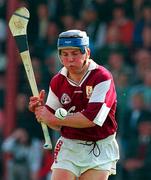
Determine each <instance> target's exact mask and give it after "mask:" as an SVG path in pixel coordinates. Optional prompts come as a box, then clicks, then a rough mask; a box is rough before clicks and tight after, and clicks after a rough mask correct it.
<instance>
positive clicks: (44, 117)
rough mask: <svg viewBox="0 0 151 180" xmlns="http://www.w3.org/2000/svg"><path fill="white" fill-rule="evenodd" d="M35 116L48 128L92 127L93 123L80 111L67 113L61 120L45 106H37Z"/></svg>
mask: <svg viewBox="0 0 151 180" xmlns="http://www.w3.org/2000/svg"><path fill="white" fill-rule="evenodd" d="M35 114H36V118H38V119H39V120H40V121H42V122H44V123H46V124H47V125H48V126H49V127H50V128H52V127H53V126H54V127H58V126H59V127H61V126H68V127H74V128H87V127H93V126H95V124H94V123H93V122H92V121H90V120H89V119H87V118H86V117H85V116H84V115H83V114H82V113H80V112H77V113H74V114H71V115H67V116H66V117H65V118H64V119H63V120H60V119H58V118H57V117H55V115H54V114H53V113H51V112H50V111H49V110H48V109H47V108H46V107H42V106H41V107H37V108H36V110H35Z"/></svg>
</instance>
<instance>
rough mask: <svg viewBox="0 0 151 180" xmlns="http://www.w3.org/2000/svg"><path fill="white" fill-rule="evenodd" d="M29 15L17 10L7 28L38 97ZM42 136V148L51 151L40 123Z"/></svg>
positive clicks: (26, 11)
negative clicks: (30, 44) (30, 45)
mask: <svg viewBox="0 0 151 180" xmlns="http://www.w3.org/2000/svg"><path fill="white" fill-rule="evenodd" d="M29 18H30V14H29V11H28V10H27V9H26V8H25V7H21V8H19V9H17V10H16V11H15V12H14V13H13V15H12V16H11V18H10V21H9V28H10V30H11V33H12V35H13V37H14V38H15V41H16V44H17V47H18V50H19V54H20V56H21V59H22V62H23V65H24V68H25V71H26V75H27V78H28V81H29V84H30V87H31V90H32V94H33V95H34V96H39V92H38V88H37V84H36V80H35V75H34V71H33V67H32V63H31V58H30V53H29V47H28V40H27V25H28V22H29ZM41 126H42V130H43V134H44V139H45V143H44V148H45V149H52V143H51V139H50V136H49V132H48V127H47V125H46V124H44V123H41Z"/></svg>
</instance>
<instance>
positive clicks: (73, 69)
mask: <svg viewBox="0 0 151 180" xmlns="http://www.w3.org/2000/svg"><path fill="white" fill-rule="evenodd" d="M67 69H68V71H70V72H71V73H79V72H80V69H81V68H79V67H77V66H69V67H68V68H67Z"/></svg>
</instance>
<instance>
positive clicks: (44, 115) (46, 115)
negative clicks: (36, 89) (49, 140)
mask: <svg viewBox="0 0 151 180" xmlns="http://www.w3.org/2000/svg"><path fill="white" fill-rule="evenodd" d="M35 115H36V119H37V121H38V122H44V123H45V124H47V123H48V122H49V120H50V119H51V116H54V115H53V114H52V113H51V112H50V111H49V110H48V109H47V108H46V107H45V106H38V107H36V108H35Z"/></svg>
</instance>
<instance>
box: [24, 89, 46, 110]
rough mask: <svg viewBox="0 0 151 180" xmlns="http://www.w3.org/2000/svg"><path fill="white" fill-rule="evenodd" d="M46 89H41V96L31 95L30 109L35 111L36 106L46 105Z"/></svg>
mask: <svg viewBox="0 0 151 180" xmlns="http://www.w3.org/2000/svg"><path fill="white" fill-rule="evenodd" d="M44 99H45V90H41V91H40V93H39V96H31V97H30V99H29V105H28V109H29V110H30V111H31V112H35V108H36V107H38V106H41V105H44Z"/></svg>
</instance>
